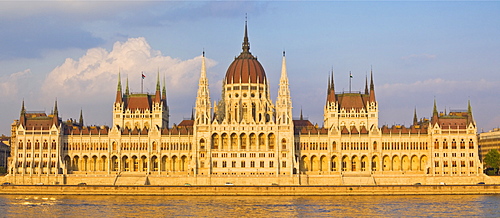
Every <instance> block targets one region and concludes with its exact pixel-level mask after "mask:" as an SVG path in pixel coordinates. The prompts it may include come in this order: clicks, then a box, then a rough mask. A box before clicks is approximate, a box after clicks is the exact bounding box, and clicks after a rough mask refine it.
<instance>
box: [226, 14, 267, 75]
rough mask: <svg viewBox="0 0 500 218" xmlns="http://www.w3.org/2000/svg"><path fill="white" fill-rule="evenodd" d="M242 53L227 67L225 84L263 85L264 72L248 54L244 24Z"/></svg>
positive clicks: (248, 47)
mask: <svg viewBox="0 0 500 218" xmlns="http://www.w3.org/2000/svg"><path fill="white" fill-rule="evenodd" d="M242 47H243V51H242V52H241V54H240V55H239V56H238V57H236V58H235V59H234V61H233V63H231V65H229V68H228V69H227V72H226V84H236V83H261V84H262V83H264V81H265V80H266V72H265V71H264V68H263V67H262V65H261V64H260V63H259V61H258V60H257V58H256V57H254V56H253V55H252V53H250V43H249V42H248V34H247V26H246V24H245V37H244V38H243V46H242Z"/></svg>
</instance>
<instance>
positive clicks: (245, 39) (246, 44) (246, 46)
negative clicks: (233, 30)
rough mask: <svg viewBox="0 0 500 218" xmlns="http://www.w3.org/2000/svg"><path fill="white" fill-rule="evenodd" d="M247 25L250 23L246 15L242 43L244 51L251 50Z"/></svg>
mask: <svg viewBox="0 0 500 218" xmlns="http://www.w3.org/2000/svg"><path fill="white" fill-rule="evenodd" d="M247 25H248V22H247V19H246V17H245V36H244V37H243V45H242V49H243V52H249V51H250V42H248V30H247Z"/></svg>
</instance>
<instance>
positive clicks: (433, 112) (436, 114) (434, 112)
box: [432, 99, 439, 116]
mask: <svg viewBox="0 0 500 218" xmlns="http://www.w3.org/2000/svg"><path fill="white" fill-rule="evenodd" d="M438 115H439V114H438V110H437V105H436V99H434V108H433V109H432V116H438Z"/></svg>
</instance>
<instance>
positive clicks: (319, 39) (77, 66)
mask: <svg viewBox="0 0 500 218" xmlns="http://www.w3.org/2000/svg"><path fill="white" fill-rule="evenodd" d="M245 14H247V16H248V31H249V38H250V44H251V52H252V53H253V54H254V55H256V56H257V57H258V60H259V61H260V62H261V63H262V65H263V66H264V68H265V70H266V73H267V76H268V78H269V81H270V83H271V89H272V91H271V94H272V96H273V100H275V97H276V94H277V86H278V82H279V74H280V70H281V69H280V67H281V55H282V51H283V50H286V54H287V68H288V75H289V81H290V86H291V87H290V88H291V95H292V101H293V106H294V116H295V117H298V116H299V114H300V110H301V108H302V110H303V114H304V116H305V117H308V118H309V119H310V120H311V121H312V122H313V123H318V124H319V125H320V126H321V125H322V120H323V119H322V116H323V106H324V103H325V97H326V96H325V95H326V88H327V82H326V80H327V78H328V75H329V73H330V71H331V69H332V68H333V69H334V72H335V88H336V91H337V92H341V91H343V90H344V91H348V89H349V83H348V82H349V79H348V75H349V71H351V72H352V74H353V77H354V78H353V79H352V89H353V90H364V84H365V76H366V75H367V74H369V72H370V69H371V68H373V74H374V80H375V89H376V95H377V100H378V103H379V111H380V114H379V115H380V120H379V124H380V125H384V124H387V125H393V124H405V125H410V124H411V121H412V118H413V111H414V109H415V108H416V109H417V113H418V116H419V117H430V115H431V113H432V106H433V101H434V99H436V101H437V105H438V109H439V110H440V111H444V110H445V109H446V110H447V111H449V110H453V109H466V108H467V101H468V100H470V101H471V104H472V108H473V112H474V117H475V120H476V122H477V125H478V130H479V131H481V129H484V130H485V131H487V130H489V129H492V128H494V127H498V126H500V113H499V109H500V96H499V95H498V93H500V71H499V69H500V60H499V59H500V28H499V27H500V2H418V1H417V2H414V1H404V2H393V1H389V2H372V1H369V2H357V1H354V2H351V1H348V2H337V1H334V2H324V1H319V2H309V1H308V2H303V1H284V2H283V1H276V2H267V1H216V2H210V1H190V2H175V1H103V2H101V1H90V2H86V1H59V2H45V1H28V2H13V1H9V2H3V1H2V2H0V29H1V30H2V31H0V97H2V99H3V100H4V102H5V103H4V104H3V113H2V115H1V116H0V124H1V125H0V133H3V134H7V135H9V134H10V132H9V129H10V124H11V123H12V121H13V120H14V119H18V118H19V112H20V107H21V102H22V100H23V99H24V100H25V105H26V107H27V110H29V111H43V110H44V111H46V112H47V113H50V112H51V110H52V108H53V106H54V101H55V99H57V100H58V104H59V105H58V106H59V111H60V115H61V116H62V118H63V119H64V120H66V119H69V118H78V116H79V113H80V109H82V110H83V114H84V118H85V123H86V125H109V124H110V123H111V119H112V117H111V109H112V104H113V101H114V96H115V91H116V83H117V75H118V71H121V74H122V78H123V81H122V82H125V78H126V77H128V78H129V81H130V88H131V90H132V91H133V92H134V91H135V92H139V91H140V72H142V71H144V72H145V74H146V79H145V80H144V91H150V92H153V91H154V87H155V83H156V79H155V78H156V72H157V71H158V69H159V71H160V74H161V76H162V77H163V76H164V77H165V78H166V82H167V92H168V102H169V106H170V109H171V124H172V123H179V122H180V121H181V120H182V119H183V118H188V117H190V114H191V108H192V107H193V105H194V102H195V95H196V89H197V83H198V76H199V71H200V64H201V59H200V56H201V53H202V51H205V52H206V57H207V58H208V60H207V65H208V66H207V67H208V77H209V82H210V91H211V97H212V101H214V100H219V99H220V89H221V80H222V78H223V77H224V75H225V72H226V70H227V67H228V66H229V64H230V63H231V62H232V60H233V59H234V57H235V56H237V55H238V54H239V53H240V51H241V42H242V40H243V30H244V23H245Z"/></svg>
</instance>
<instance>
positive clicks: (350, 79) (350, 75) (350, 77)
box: [349, 71, 352, 93]
mask: <svg viewBox="0 0 500 218" xmlns="http://www.w3.org/2000/svg"><path fill="white" fill-rule="evenodd" d="M351 81H352V73H351V71H349V93H351Z"/></svg>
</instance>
